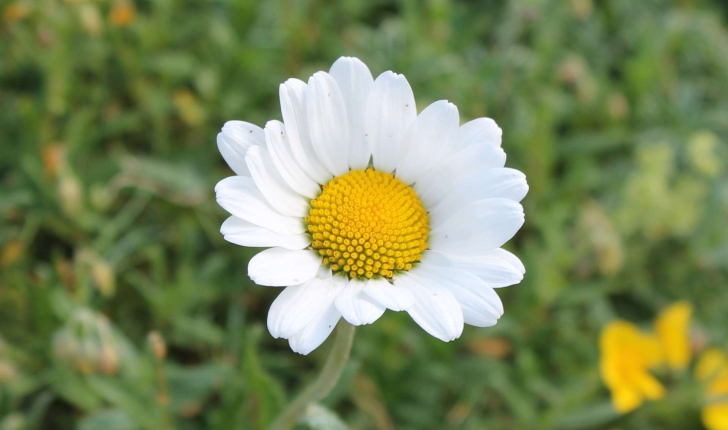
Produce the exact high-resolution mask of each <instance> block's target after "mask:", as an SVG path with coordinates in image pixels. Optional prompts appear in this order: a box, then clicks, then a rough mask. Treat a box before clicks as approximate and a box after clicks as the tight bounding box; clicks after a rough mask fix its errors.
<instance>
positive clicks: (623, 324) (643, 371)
mask: <svg viewBox="0 0 728 430" xmlns="http://www.w3.org/2000/svg"><path fill="white" fill-rule="evenodd" d="M600 348H601V361H600V371H601V375H602V379H603V380H604V383H605V384H606V385H607V387H608V388H609V390H610V391H611V393H612V403H613V405H614V408H615V409H616V410H617V411H619V412H622V413H625V412H629V411H631V410H633V409H635V408H637V407H638V406H640V405H641V404H642V402H643V401H644V400H645V399H649V400H655V399H659V398H661V397H662V396H664V394H665V389H664V387H663V386H662V384H660V382H659V381H658V380H657V379H656V378H655V377H654V376H652V375H651V374H650V373H649V371H648V370H649V369H650V368H652V367H655V366H658V365H660V364H661V363H662V360H663V355H662V348H661V347H660V344H659V342H658V341H657V339H656V338H655V337H654V336H652V335H649V334H645V333H642V332H641V331H640V330H639V329H638V328H637V327H635V326H634V325H633V324H631V323H629V322H627V321H622V320H617V321H614V322H611V323H610V324H609V325H607V326H606V327H605V328H604V330H602V334H601V339H600Z"/></svg>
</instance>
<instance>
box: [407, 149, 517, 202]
mask: <svg viewBox="0 0 728 430" xmlns="http://www.w3.org/2000/svg"><path fill="white" fill-rule="evenodd" d="M505 163H506V153H505V152H503V150H502V149H501V148H499V147H491V146H486V145H471V146H468V147H466V148H463V149H462V150H460V151H458V152H457V153H455V154H453V155H452V156H450V157H448V158H447V159H445V161H444V162H439V163H437V164H436V166H437V167H434V168H433V169H430V170H425V171H423V172H422V175H421V176H419V177H418V179H417V183H416V184H415V191H417V195H418V196H419V197H420V200H422V202H423V203H424V204H425V205H426V206H432V205H435V204H437V203H438V202H440V201H441V200H442V199H443V198H445V196H446V195H447V194H448V193H451V192H453V191H455V190H456V189H457V188H459V186H460V183H461V182H463V181H465V180H466V178H469V177H472V176H477V175H479V174H480V175H482V174H483V173H484V172H486V171H488V170H490V169H494V168H498V167H503V165H505ZM397 173H398V174H399V170H398V171H397Z"/></svg>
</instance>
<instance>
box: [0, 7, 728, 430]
mask: <svg viewBox="0 0 728 430" xmlns="http://www.w3.org/2000/svg"><path fill="white" fill-rule="evenodd" d="M0 13H2V15H1V16H0V429H3V430H9V429H74V428H77V429H80V430H101V429H103V430H133V429H134V430H135V429H147V430H157V429H172V428H175V429H184V430H194V429H212V430H229V429H263V428H265V426H266V425H267V424H269V423H270V422H271V421H272V420H273V419H274V418H275V416H276V414H277V413H278V412H279V411H280V410H281V409H282V407H283V406H284V405H285V404H286V402H287V400H290V399H291V398H292V397H293V396H294V395H295V393H296V392H298V391H299V390H300V388H301V387H302V386H303V384H305V383H306V382H307V381H310V380H311V379H312V378H313V377H314V375H315V372H316V369H318V368H319V367H320V365H321V363H322V361H323V359H324V357H325V355H326V352H327V349H328V347H329V344H330V343H331V340H329V341H327V343H325V344H324V345H323V346H322V347H321V348H320V349H319V350H317V351H315V352H314V353H312V354H311V355H309V356H305V357H304V356H299V355H297V354H294V353H292V352H291V351H290V349H289V348H288V345H287V342H286V341H284V340H275V339H272V338H271V336H270V335H269V334H268V333H267V330H266V327H265V322H266V314H267V310H268V307H269V305H270V303H271V302H272V300H273V299H274V298H275V296H276V294H277V291H276V290H275V289H271V288H265V287H259V286H256V285H254V284H253V283H252V282H251V281H250V280H249V279H248V278H247V276H246V273H245V268H246V264H247V261H248V259H249V258H250V257H251V256H252V255H254V253H255V250H250V249H245V248H242V247H238V246H235V245H232V244H230V243H227V242H225V241H224V240H223V239H222V237H221V235H220V234H219V227H220V224H221V223H222V221H223V220H224V219H225V217H226V214H225V213H224V211H223V210H222V209H220V208H219V207H217V205H216V203H215V201H214V193H213V187H214V185H215V183H216V182H217V181H219V180H220V179H222V178H224V177H226V176H229V175H231V171H230V170H229V168H228V167H227V166H226V165H225V163H224V162H223V160H222V157H221V156H220V155H219V153H218V151H217V148H216V144H215V135H216V133H217V132H218V131H219V129H220V127H221V126H222V124H223V123H224V122H225V121H226V120H230V119H245V120H247V121H250V122H253V123H256V124H258V125H263V124H265V122H266V121H267V120H269V119H280V111H279V105H278V84H279V83H281V82H283V81H284V80H285V79H287V78H288V77H298V78H302V79H306V78H307V77H308V76H309V75H310V74H311V73H312V72H314V71H317V70H327V69H328V67H329V65H330V64H331V63H332V62H333V61H334V60H335V59H336V58H338V57H339V56H341V55H352V56H357V57H359V58H361V59H362V60H364V61H365V62H366V63H367V64H368V65H369V66H370V68H371V69H372V72H373V73H374V74H375V75H377V74H379V73H381V72H383V71H385V70H390V69H391V70H394V71H396V72H398V73H403V74H405V75H406V76H407V78H408V80H409V82H410V83H411V85H412V87H413V90H414V93H415V95H416V97H417V106H418V109H419V110H422V109H423V108H424V107H425V106H427V105H428V104H429V103H431V102H433V101H435V100H439V99H444V98H447V99H449V100H450V101H452V102H453V103H455V104H456V105H457V106H458V108H459V109H460V114H461V118H462V120H463V121H465V120H469V119H472V118H477V117H481V116H489V117H492V118H494V119H495V120H496V121H497V122H498V123H499V125H500V126H501V127H502V128H503V130H504V139H503V146H504V148H505V150H506V151H507V153H508V156H509V158H508V162H507V165H508V166H510V167H514V168H518V169H520V170H522V171H524V172H525V173H526V175H527V177H528V179H529V184H530V186H531V190H530V193H529V195H528V196H527V197H526V199H525V200H524V202H523V204H524V207H525V212H526V224H525V226H524V228H523V230H522V231H521V232H520V233H519V234H518V235H517V236H516V238H515V239H514V240H513V241H512V242H511V243H510V244H509V246H510V249H511V250H513V251H514V252H515V253H516V254H517V255H518V256H520V257H521V259H522V260H523V262H524V264H525V266H526V268H527V273H526V277H525V279H524V281H523V282H522V283H521V284H520V285H517V286H513V287H510V288H507V289H502V290H500V291H499V294H500V295H501V297H502V298H503V301H504V303H505V309H506V313H505V315H504V317H503V318H502V319H501V321H500V322H499V324H498V325H497V326H496V327H493V328H488V329H481V328H473V327H466V329H465V331H464V333H463V336H462V338H461V339H459V340H457V341H455V342H452V343H442V342H440V341H439V340H436V339H434V338H432V337H430V336H429V335H427V334H426V333H424V332H423V331H422V330H421V329H419V327H417V326H416V324H415V323H414V322H413V321H412V320H411V319H410V317H409V316H408V315H407V314H406V313H393V312H388V313H387V314H385V315H384V317H382V319H381V320H379V321H378V322H377V323H376V324H374V325H372V326H365V327H362V328H359V329H357V333H356V337H355V340H354V349H353V352H352V359H351V361H350V362H349V364H348V365H347V367H346V370H345V372H344V376H343V378H342V380H341V381H340V382H339V384H338V385H337V387H336V388H335V390H334V392H333V393H332V394H331V395H330V396H329V397H328V398H326V399H325V401H324V402H323V403H322V404H321V405H318V406H316V407H314V408H311V409H310V410H309V412H308V414H307V415H306V417H305V420H304V421H306V423H307V424H306V423H303V424H302V425H301V428H307V426H308V427H310V428H314V429H339V428H345V427H344V424H343V423H344V422H345V423H346V426H348V427H349V428H351V429H385V430H387V429H394V428H397V429H484V428H490V429H535V428H538V429H609V428H622V429H654V428H660V429H688V428H690V429H693V428H700V426H701V421H700V405H701V401H702V397H701V395H700V394H699V393H701V391H700V390H699V389H698V388H696V387H695V386H694V381H693V379H694V378H692V376H691V375H692V369H691V368H688V369H687V370H683V371H679V372H676V371H670V370H668V369H661V370H660V369H658V370H657V371H656V375H657V377H658V378H659V379H660V380H661V381H662V383H663V384H664V385H665V389H666V392H667V394H666V396H665V397H664V398H663V399H661V400H658V401H654V402H648V403H646V404H644V405H643V406H641V407H640V408H638V409H636V410H635V411H632V412H630V413H627V414H620V413H618V412H616V411H615V410H614V409H613V407H612V405H611V403H610V394H609V391H608V390H607V389H606V387H605V386H604V384H603V382H602V380H601V379H600V374H599V336H600V331H601V329H602V328H603V327H604V326H605V325H607V324H608V323H609V322H611V321H613V320H615V319H616V318H623V319H626V320H629V321H631V322H633V323H635V324H637V325H638V326H645V327H648V326H650V325H651V324H652V321H653V320H654V319H655V317H656V315H657V314H658V312H659V311H660V310H661V309H663V308H665V307H666V306H667V305H669V304H670V303H673V302H675V301H678V300H685V301H687V302H689V303H691V304H692V306H693V309H694V313H693V317H692V320H693V328H692V333H693V334H692V338H693V349H695V350H696V351H695V352H696V353H697V352H699V351H700V350H702V349H703V348H705V347H706V346H707V345H711V346H716V347H718V348H723V350H725V349H726V348H727V347H728V334H727V333H726V330H725V329H726V327H728V312H726V309H728V292H727V290H726V287H727V286H728V229H726V214H728V193H727V192H726V190H727V189H728V174H726V171H727V167H728V146H727V145H726V140H725V136H728V26H726V19H727V18H728V7H726V4H725V2H722V1H719V0H715V1H713V2H711V1H707V0H705V1H701V0H675V1H667V0H648V1H630V0H605V1H592V0H569V1H562V0H512V1H508V2H502V1H497V0H489V1H475V0H470V1H465V0H461V1H454V0H453V1H448V0H427V1H421V2H418V1H414V0H400V1H396V2H387V1H384V0H375V1H366V0H343V1H338V2H324V1H314V0H310V1H309V0H301V1H284V0H272V1H265V2H258V1H254V0H230V1H224V0H191V1H186V2H175V1H172V0H154V1H150V0H136V1H131V0H109V1H93V0H87V1H83V0H81V1H71V0H68V1H61V0H16V1H13V2H9V1H7V0H3V1H0ZM691 366H692V365H691ZM696 393H698V394H696Z"/></svg>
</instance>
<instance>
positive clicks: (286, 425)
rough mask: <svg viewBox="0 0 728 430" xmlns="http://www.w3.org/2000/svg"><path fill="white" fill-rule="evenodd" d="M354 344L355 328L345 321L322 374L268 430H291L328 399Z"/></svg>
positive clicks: (341, 324) (341, 325)
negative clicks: (312, 405)
mask: <svg viewBox="0 0 728 430" xmlns="http://www.w3.org/2000/svg"><path fill="white" fill-rule="evenodd" d="M353 342H354V326H353V325H351V324H349V323H348V322H346V321H344V320H343V319H342V320H341V322H339V326H338V327H337V328H336V339H335V340H334V346H333V347H332V348H331V351H329V356H328V357H327V358H326V363H324V367H323V369H321V373H320V374H319V375H318V377H316V379H315V380H314V381H313V382H312V383H311V385H309V386H308V387H306V388H305V389H304V390H303V391H302V392H301V394H299V395H298V397H296V398H295V399H294V400H293V402H291V403H290V404H289V405H288V406H287V407H286V408H285V409H284V410H283V412H281V414H280V415H278V418H276V420H275V422H273V424H271V426H270V427H268V430H289V429H291V428H293V426H294V425H296V423H297V422H298V419H299V418H300V417H301V414H303V413H304V412H305V411H306V408H307V407H308V406H309V405H310V404H312V403H315V402H318V401H319V400H321V399H323V398H324V397H326V396H327V395H328V394H329V393H330V392H331V390H332V389H333V388H334V386H335V385H336V382H337V381H338V380H339V377H340V376H341V372H343V370H344V365H346V362H347V361H348V360H349V352H351V345H352V343H353Z"/></svg>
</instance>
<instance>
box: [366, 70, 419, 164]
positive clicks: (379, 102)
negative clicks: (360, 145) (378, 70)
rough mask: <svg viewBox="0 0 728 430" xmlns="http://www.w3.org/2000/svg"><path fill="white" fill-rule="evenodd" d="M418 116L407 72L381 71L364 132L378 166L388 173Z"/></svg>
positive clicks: (373, 90)
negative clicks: (406, 76)
mask: <svg viewBox="0 0 728 430" xmlns="http://www.w3.org/2000/svg"><path fill="white" fill-rule="evenodd" d="M416 117H417V107H416V106H415V96H414V94H412V88H410V85H409V82H407V79H406V78H405V77H404V75H398V74H396V73H393V72H384V73H382V74H381V75H379V77H377V79H376V80H375V81H374V85H372V89H371V92H370V93H369V99H368V100H367V105H366V110H365V113H364V136H365V139H366V140H367V141H368V142H369V149H370V150H371V153H372V160H373V162H374V167H375V168H376V169H378V170H381V171H384V172H387V173H389V172H392V171H394V169H395V168H397V157H398V155H399V151H400V147H401V144H402V137H403V136H404V133H405V131H407V128H408V127H409V126H410V124H412V122H413V121H414V120H415V118H416Z"/></svg>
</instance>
